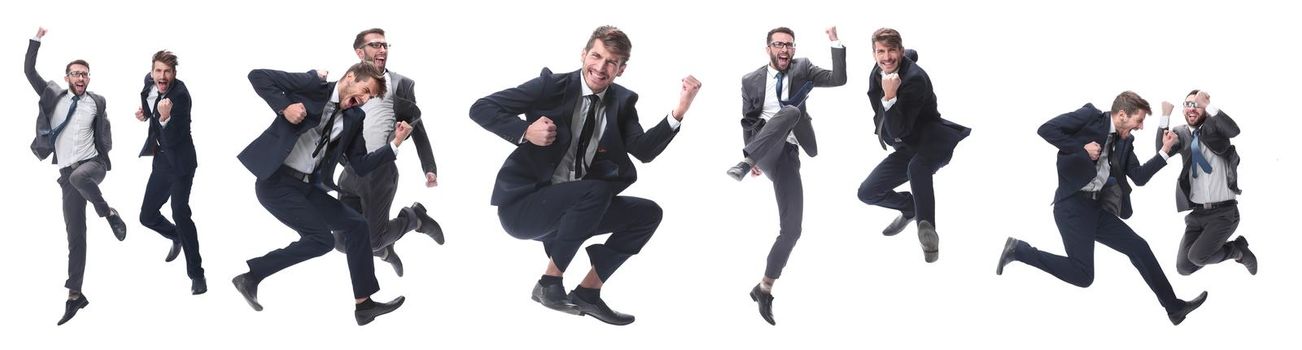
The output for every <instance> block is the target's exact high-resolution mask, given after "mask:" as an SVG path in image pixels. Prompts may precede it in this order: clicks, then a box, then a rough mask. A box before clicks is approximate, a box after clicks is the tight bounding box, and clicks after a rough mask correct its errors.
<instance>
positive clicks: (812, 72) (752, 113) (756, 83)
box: [741, 47, 846, 157]
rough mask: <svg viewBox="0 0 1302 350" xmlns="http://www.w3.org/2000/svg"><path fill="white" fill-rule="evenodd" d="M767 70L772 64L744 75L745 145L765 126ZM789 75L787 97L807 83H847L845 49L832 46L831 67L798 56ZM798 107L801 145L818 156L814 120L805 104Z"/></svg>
mask: <svg viewBox="0 0 1302 350" xmlns="http://www.w3.org/2000/svg"><path fill="white" fill-rule="evenodd" d="M768 72H769V66H768V65H764V66H763V67H760V68H759V69H757V70H755V71H753V72H750V73H747V74H746V75H745V76H742V78H741V138H742V142H743V143H744V144H750V139H751V137H754V136H755V134H757V133H759V131H760V129H763V128H764V124H765V123H764V119H761V118H760V115H761V114H763V113H764V101H765V98H768V97H769V96H765V91H766V89H767V87H768V86H767V82H768ZM786 74H787V77H788V78H789V79H788V80H790V82H791V83H790V86H783V89H786V90H788V91H790V92H789V93H788V96H791V95H792V94H795V93H796V92H795V91H797V89H800V87H801V86H804V85H805V83H806V82H811V83H813V84H814V86H815V87H834V86H841V85H845V81H846V77H845V48H844V47H840V48H832V70H826V69H823V68H822V67H819V66H815V65H814V64H813V63H812V62H809V59H808V58H797V59H794V60H792V61H791V65H790V66H789V67H788V68H787V73H786ZM774 97H775V98H776V96H774ZM792 97H795V96H792ZM799 108H800V113H801V118H800V122H797V123H796V128H795V129H794V130H792V132H793V133H794V134H795V135H796V141H797V142H799V143H800V147H801V148H803V149H805V154H807V155H809V156H810V157H813V156H816V155H818V139H817V138H815V137H814V125H813V119H812V118H810V117H809V113H808V112H806V111H805V105H804V104H801V105H800V106H799Z"/></svg>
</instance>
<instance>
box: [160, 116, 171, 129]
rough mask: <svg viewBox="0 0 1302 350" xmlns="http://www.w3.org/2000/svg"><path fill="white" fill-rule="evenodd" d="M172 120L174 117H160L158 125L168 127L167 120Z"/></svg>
mask: <svg viewBox="0 0 1302 350" xmlns="http://www.w3.org/2000/svg"><path fill="white" fill-rule="evenodd" d="M170 121H172V118H167V121H163V118H158V127H160V128H163V127H167V122H170Z"/></svg>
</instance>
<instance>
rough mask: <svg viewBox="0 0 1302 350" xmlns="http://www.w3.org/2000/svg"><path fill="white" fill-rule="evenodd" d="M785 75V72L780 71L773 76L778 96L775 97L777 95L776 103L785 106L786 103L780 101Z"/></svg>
mask: <svg viewBox="0 0 1302 350" xmlns="http://www.w3.org/2000/svg"><path fill="white" fill-rule="evenodd" d="M785 76H786V74H784V73H782V72H778V75H777V76H776V77H773V79H774V80H777V82H778V96H777V97H778V105H780V106H785V105H786V104H784V103H782V102H783V101H782V81H783V80H785V78H786V77H785Z"/></svg>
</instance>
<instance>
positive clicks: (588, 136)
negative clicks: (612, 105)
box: [574, 95, 601, 180]
mask: <svg viewBox="0 0 1302 350" xmlns="http://www.w3.org/2000/svg"><path fill="white" fill-rule="evenodd" d="M587 98H588V113H587V114H588V115H587V117H584V118H583V131H582V132H580V133H579V147H577V148H575V149H574V179H576V180H577V179H582V178H583V175H584V173H586V172H587V169H586V168H587V166H586V165H587V164H586V163H587V162H586V160H587V159H586V158H587V154H588V143H589V142H590V141H592V132H593V129H596V127H597V126H596V124H597V103H600V102H601V99H600V98H598V97H597V95H588V96H587Z"/></svg>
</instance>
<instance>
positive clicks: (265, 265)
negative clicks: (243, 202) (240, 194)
mask: <svg viewBox="0 0 1302 350" xmlns="http://www.w3.org/2000/svg"><path fill="white" fill-rule="evenodd" d="M283 171H284V168H282V170H280V171H277V172H276V173H275V174H272V175H271V176H269V177H267V178H266V179H262V180H258V182H257V184H256V185H255V189H256V191H257V195H258V202H259V203H262V206H263V207H264V208H267V211H268V212H270V213H271V215H272V216H275V217H276V219H279V220H280V222H281V223H284V224H285V226H289V228H291V229H293V230H294V231H296V232H298V235H299V236H300V237H301V238H300V239H299V240H298V241H295V242H294V243H290V244H289V245H288V246H285V247H284V248H280V249H276V250H273V251H271V252H270V253H267V255H263V256H261V257H257V258H253V259H249V261H248V265H249V276H250V277H251V278H253V279H254V280H256V281H261V280H262V279H264V278H267V277H268V276H271V275H272V274H274V273H276V272H278V271H280V270H283V269H285V268H287V267H290V266H293V265H294V264H298V263H300V262H303V261H307V260H308V259H311V258H315V257H318V256H321V255H325V253H329V252H330V248H331V247H334V242H335V238H334V236H332V235H330V231H331V230H334V231H340V232H343V234H344V238H345V240H346V241H347V242H345V243H344V245H345V246H346V247H347V250H346V251H345V253H346V254H347V255H348V273H349V277H350V278H351V279H352V283H353V296H354V297H356V298H365V297H368V296H370V295H371V294H375V292H377V291H379V290H380V283H379V282H378V281H376V280H375V263H374V261H372V258H371V243H370V238H369V234H368V233H367V230H366V220H364V219H362V215H361V214H358V213H357V212H355V211H353V210H352V209H349V208H348V207H346V206H344V204H343V203H341V202H339V200H338V199H335V198H334V197H331V196H330V195H329V194H326V192H325V191H322V190H321V189H320V188H317V187H316V186H313V185H311V184H307V183H304V182H303V181H300V180H298V179H295V178H293V177H290V176H288V175H285V174H284V173H283Z"/></svg>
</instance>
